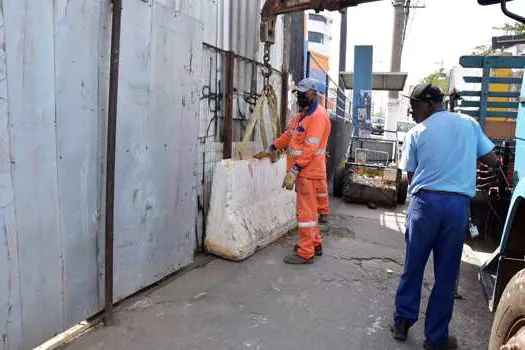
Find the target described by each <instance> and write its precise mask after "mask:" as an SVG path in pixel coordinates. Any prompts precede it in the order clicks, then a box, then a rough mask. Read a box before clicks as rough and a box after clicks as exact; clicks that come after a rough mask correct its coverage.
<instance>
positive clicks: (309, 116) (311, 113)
mask: <svg viewBox="0 0 525 350" xmlns="http://www.w3.org/2000/svg"><path fill="white" fill-rule="evenodd" d="M316 84H317V81H316V80H315V79H311V78H306V79H303V80H301V81H300V82H299V84H298V86H297V87H296V88H294V92H296V94H297V104H298V105H299V112H298V113H296V114H295V115H293V116H292V118H290V121H289V123H288V125H287V128H286V131H285V132H284V133H283V134H282V135H281V136H280V137H279V138H277V139H276V140H275V141H274V142H273V143H272V145H271V146H270V149H269V150H268V151H263V152H259V153H258V154H256V155H255V156H254V157H255V158H258V159H261V158H263V157H270V158H272V160H275V159H276V158H275V152H276V151H277V150H284V149H286V150H287V154H288V157H287V174H286V177H285V178H284V181H283V188H286V189H287V190H290V191H291V190H293V188H294V186H295V188H296V193H297V226H298V227H299V243H298V244H297V245H296V246H295V248H294V253H292V254H290V255H288V256H286V257H285V258H284V262H285V263H288V264H311V263H313V262H314V257H315V255H317V256H320V255H322V254H323V251H322V241H321V233H320V228H319V224H318V222H317V214H318V208H319V204H318V198H321V197H323V196H324V194H325V193H327V192H328V191H327V188H326V159H325V157H326V147H327V145H328V136H329V135H330V128H331V126H330V119H329V117H328V114H327V113H326V110H325V109H324V108H323V107H322V106H320V105H319V103H318V96H317V87H316ZM318 195H320V196H318ZM319 209H320V208H319Z"/></svg>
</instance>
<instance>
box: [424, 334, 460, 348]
mask: <svg viewBox="0 0 525 350" xmlns="http://www.w3.org/2000/svg"><path fill="white" fill-rule="evenodd" d="M423 347H424V348H425V349H427V350H452V349H457V348H458V340H457V339H456V338H455V337H453V336H450V337H448V339H447V342H446V343H445V344H442V345H434V344H432V343H431V342H429V341H428V340H425V342H424V343H423Z"/></svg>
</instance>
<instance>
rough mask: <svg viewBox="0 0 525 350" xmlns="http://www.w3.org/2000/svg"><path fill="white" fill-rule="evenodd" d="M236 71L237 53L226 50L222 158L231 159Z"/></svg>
mask: <svg viewBox="0 0 525 350" xmlns="http://www.w3.org/2000/svg"><path fill="white" fill-rule="evenodd" d="M234 72H235V54H234V52H233V51H228V52H226V64H225V78H224V79H225V84H224V85H225V86H224V90H225V91H224V121H223V122H224V124H223V127H224V145H223V149H222V158H223V159H230V158H231V157H232V153H233V151H232V148H233V76H234Z"/></svg>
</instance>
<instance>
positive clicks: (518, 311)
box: [489, 269, 525, 350]
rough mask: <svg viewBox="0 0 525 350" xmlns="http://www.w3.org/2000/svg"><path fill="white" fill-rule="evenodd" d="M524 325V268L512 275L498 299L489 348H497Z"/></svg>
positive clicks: (494, 349) (492, 349) (497, 349)
mask: <svg viewBox="0 0 525 350" xmlns="http://www.w3.org/2000/svg"><path fill="white" fill-rule="evenodd" d="M524 326H525V269H523V270H521V271H519V272H518V273H517V274H515V275H514V277H512V279H511V280H510V282H509V283H508V284H507V287H505V290H504V291H503V294H502V296H501V300H500V301H499V304H498V308H497V310H496V314H495V315H494V322H493V323H492V331H491V332H490V341H489V350H499V349H500V347H501V346H503V345H505V344H507V342H508V341H509V339H510V338H512V337H513V336H514V335H515V334H516V333H517V332H518V331H519V330H520V329H521V328H522V327H524Z"/></svg>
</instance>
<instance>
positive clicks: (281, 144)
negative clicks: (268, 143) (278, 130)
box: [273, 116, 295, 149]
mask: <svg viewBox="0 0 525 350" xmlns="http://www.w3.org/2000/svg"><path fill="white" fill-rule="evenodd" d="M294 120H295V116H294V117H292V118H290V121H289V122H288V125H287V126H286V130H285V131H284V132H283V133H282V134H281V136H279V137H278V138H277V139H275V140H274V141H273V145H274V146H275V147H277V149H285V148H287V147H288V144H289V143H290V140H291V139H292V130H291V129H292V128H291V126H292V123H293V121H294Z"/></svg>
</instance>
